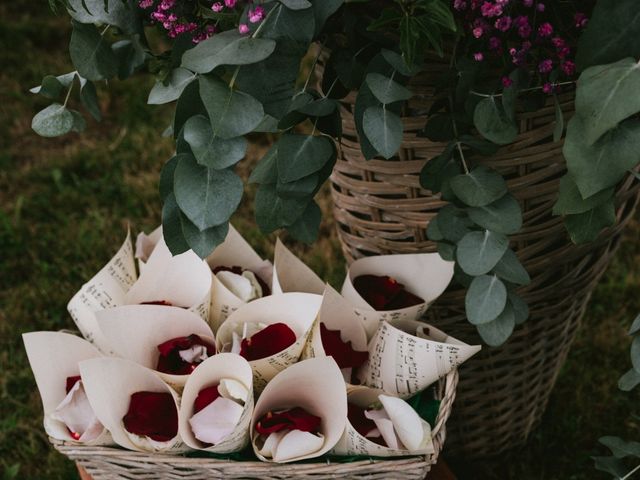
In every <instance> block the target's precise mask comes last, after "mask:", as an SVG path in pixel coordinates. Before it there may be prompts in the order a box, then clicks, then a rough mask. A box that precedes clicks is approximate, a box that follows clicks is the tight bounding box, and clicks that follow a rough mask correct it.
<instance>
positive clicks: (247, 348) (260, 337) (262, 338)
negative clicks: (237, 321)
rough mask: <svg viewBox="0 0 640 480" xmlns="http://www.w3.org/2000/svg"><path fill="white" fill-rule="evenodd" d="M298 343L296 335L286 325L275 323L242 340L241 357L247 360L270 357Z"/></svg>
mask: <svg viewBox="0 0 640 480" xmlns="http://www.w3.org/2000/svg"><path fill="white" fill-rule="evenodd" d="M294 343H296V334H295V333H294V332H293V330H291V329H290V328H289V327H288V326H287V325H285V324H284V323H274V324H273V325H269V326H268V327H265V328H263V329H262V330H260V331H259V332H257V333H255V334H253V335H252V336H251V337H249V338H245V339H243V340H242V343H241V344H240V355H241V356H243V357H244V358H246V359H247V360H249V361H251V360H259V359H261V358H266V357H270V356H271V355H275V354H276V353H278V352H281V351H282V350H284V349H286V348H288V347H290V346H291V345H293V344H294Z"/></svg>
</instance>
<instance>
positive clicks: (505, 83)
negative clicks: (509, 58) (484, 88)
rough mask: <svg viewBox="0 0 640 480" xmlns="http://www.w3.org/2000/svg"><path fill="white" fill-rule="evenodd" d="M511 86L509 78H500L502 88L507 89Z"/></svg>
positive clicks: (511, 82)
mask: <svg viewBox="0 0 640 480" xmlns="http://www.w3.org/2000/svg"><path fill="white" fill-rule="evenodd" d="M511 85H513V80H512V79H510V78H509V77H502V86H503V87H504V88H509V87H510V86H511Z"/></svg>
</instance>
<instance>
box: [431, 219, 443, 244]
mask: <svg viewBox="0 0 640 480" xmlns="http://www.w3.org/2000/svg"><path fill="white" fill-rule="evenodd" d="M427 237H428V238H429V240H431V241H432V242H440V241H442V240H444V236H443V235H442V232H441V231H440V226H439V225H438V216H437V215H436V216H435V217H433V218H432V219H431V220H429V224H428V225H427Z"/></svg>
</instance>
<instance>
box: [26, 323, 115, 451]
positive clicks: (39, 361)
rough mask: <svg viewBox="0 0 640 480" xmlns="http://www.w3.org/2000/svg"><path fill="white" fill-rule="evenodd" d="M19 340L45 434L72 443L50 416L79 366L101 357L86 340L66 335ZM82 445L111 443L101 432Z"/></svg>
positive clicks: (39, 335) (28, 335)
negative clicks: (37, 396)
mask: <svg viewBox="0 0 640 480" xmlns="http://www.w3.org/2000/svg"><path fill="white" fill-rule="evenodd" d="M22 339H23V341H24V346H25V349H26V351H27V357H28V358H29V363H30V364H31V370H32V371H33V376H34V377H35V379H36V384H37V385H38V390H39V391H40V398H41V399H42V407H43V410H44V428H45V430H46V432H47V434H48V435H50V436H51V437H53V438H56V439H58V440H65V441H69V442H75V440H74V439H73V438H72V437H71V436H70V435H69V430H67V427H66V425H65V424H64V423H62V422H60V421H59V420H55V419H53V418H51V417H50V415H51V414H52V413H53V412H54V411H55V410H56V408H57V407H58V405H60V402H62V400H64V398H65V397H66V396H67V392H66V388H65V387H66V381H67V378H68V377H75V376H78V375H80V367H79V363H80V362H81V361H83V360H88V359H91V358H99V357H102V354H101V353H100V352H99V351H98V350H97V349H96V348H95V347H94V346H93V345H91V344H90V343H89V342H87V341H86V340H83V339H82V338H80V337H76V336H75V335H70V334H68V333H61V332H31V333H25V334H24V335H22ZM82 443H84V444H86V445H108V444H112V443H113V441H112V440H111V435H109V432H107V430H106V429H104V431H103V432H102V433H101V434H100V436H98V437H97V438H96V439H94V440H91V441H88V442H82Z"/></svg>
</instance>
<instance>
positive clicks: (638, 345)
mask: <svg viewBox="0 0 640 480" xmlns="http://www.w3.org/2000/svg"><path fill="white" fill-rule="evenodd" d="M631 364H632V365H633V368H634V369H635V371H636V372H638V373H640V336H637V337H636V338H634V339H633V342H631Z"/></svg>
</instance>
